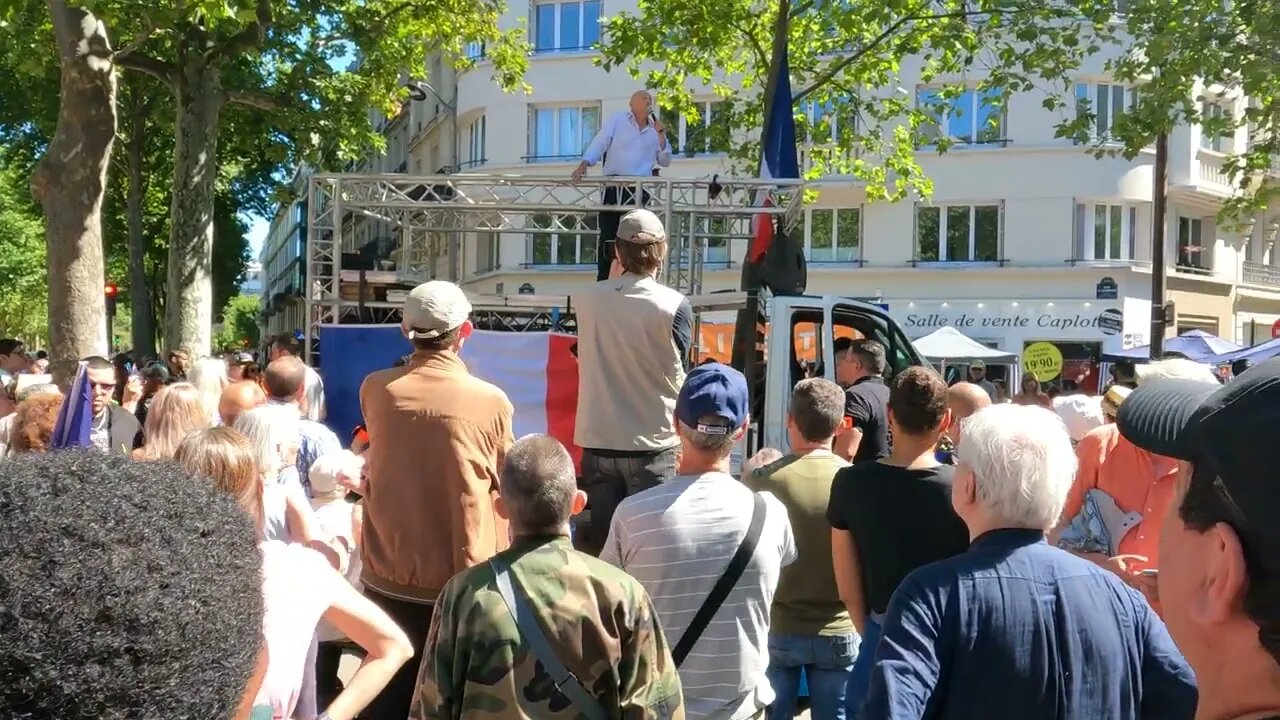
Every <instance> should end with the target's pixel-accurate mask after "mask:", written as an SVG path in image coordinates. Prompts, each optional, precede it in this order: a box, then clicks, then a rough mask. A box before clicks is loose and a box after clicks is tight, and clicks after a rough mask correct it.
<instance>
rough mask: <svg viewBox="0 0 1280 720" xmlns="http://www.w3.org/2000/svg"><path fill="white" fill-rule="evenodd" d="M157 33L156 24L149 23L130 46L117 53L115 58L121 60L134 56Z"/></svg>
mask: <svg viewBox="0 0 1280 720" xmlns="http://www.w3.org/2000/svg"><path fill="white" fill-rule="evenodd" d="M155 32H156V25H155V23H153V22H150V21H148V22H147V26H146V27H145V28H143V29H142V31H141V32H139V33H138V34H137V35H136V36H134V38H133V40H132V41H131V42H130V43H129V44H128V45H125V46H124V47H122V48H120V49H119V50H117V51H116V53H115V57H117V58H119V57H121V56H124V55H131V54H133V53H134V52H136V51H137V50H138V48H140V47H142V44H143V43H145V42H146V41H147V40H150V39H151V36H152V35H154V34H155Z"/></svg>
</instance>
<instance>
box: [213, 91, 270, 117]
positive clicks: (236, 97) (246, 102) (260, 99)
mask: <svg viewBox="0 0 1280 720" xmlns="http://www.w3.org/2000/svg"><path fill="white" fill-rule="evenodd" d="M226 93H227V102H228V103H231V104H233V105H243V106H245V107H251V108H257V109H259V110H265V111H267V112H275V111H277V110H280V109H281V107H282V106H281V104H280V102H279V101H278V100H276V99H275V98H273V97H271V96H270V95H268V94H266V93H263V92H257V91H254V90H227V91H226Z"/></svg>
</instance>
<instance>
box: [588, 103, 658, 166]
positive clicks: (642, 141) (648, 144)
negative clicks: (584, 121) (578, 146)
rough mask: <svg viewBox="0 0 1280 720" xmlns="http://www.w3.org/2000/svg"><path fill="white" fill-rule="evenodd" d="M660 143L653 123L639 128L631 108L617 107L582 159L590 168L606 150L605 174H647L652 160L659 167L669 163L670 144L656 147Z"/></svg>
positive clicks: (652, 164)
mask: <svg viewBox="0 0 1280 720" xmlns="http://www.w3.org/2000/svg"><path fill="white" fill-rule="evenodd" d="M663 144H664V143H663V142H662V140H661V138H659V137H658V132H657V131H656V130H654V129H653V123H652V122H650V123H649V124H648V125H646V126H645V127H644V128H641V127H640V124H639V123H638V122H636V118H635V116H634V115H632V114H631V111H630V110H620V111H618V112H616V113H614V114H612V115H610V116H609V119H608V120H606V121H605V123H604V127H602V128H600V132H598V133H596V136H595V138H594V139H593V140H592V141H591V144H590V145H588V146H587V151H586V152H585V153H583V154H582V160H583V162H585V163H586V164H587V166H588V167H590V166H592V165H595V164H596V163H598V162H600V158H602V157H604V155H605V153H606V152H607V153H608V154H609V157H608V158H605V161H604V174H605V175H649V174H650V173H652V172H653V166H654V163H655V162H656V163H657V164H658V165H661V166H662V167H667V166H668V165H670V164H671V143H665V145H666V146H665V147H662V149H659V146H661V145H663Z"/></svg>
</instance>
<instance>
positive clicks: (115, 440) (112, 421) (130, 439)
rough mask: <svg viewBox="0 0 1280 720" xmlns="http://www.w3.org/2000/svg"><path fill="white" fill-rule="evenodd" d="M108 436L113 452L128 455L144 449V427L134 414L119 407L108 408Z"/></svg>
mask: <svg viewBox="0 0 1280 720" xmlns="http://www.w3.org/2000/svg"><path fill="white" fill-rule="evenodd" d="M107 436H108V438H109V439H110V441H111V452H112V453H115V454H117V455H128V454H129V453H130V452H132V451H133V449H134V448H137V447H142V425H140V424H139V423H138V419H137V418H135V417H134V416H133V413H131V412H129V411H128V410H125V409H124V408H122V407H120V406H119V405H108V406H107Z"/></svg>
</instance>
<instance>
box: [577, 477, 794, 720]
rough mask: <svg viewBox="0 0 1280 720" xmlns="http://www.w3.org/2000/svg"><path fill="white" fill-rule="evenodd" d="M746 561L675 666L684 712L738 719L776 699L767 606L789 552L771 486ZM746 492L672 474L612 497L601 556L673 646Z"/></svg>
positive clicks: (736, 527) (714, 719)
mask: <svg viewBox="0 0 1280 720" xmlns="http://www.w3.org/2000/svg"><path fill="white" fill-rule="evenodd" d="M762 495H763V496H764V498H765V508H766V513H765V523H764V528H763V531H762V532H761V533H760V542H759V544H758V545H757V546H756V552H755V555H754V556H753V557H752V558H751V563H750V564H749V565H748V566H747V569H746V570H745V571H744V572H743V574H742V577H741V578H740V579H739V580H738V583H737V585H735V586H734V588H733V590H732V591H730V593H729V596H728V597H727V598H725V601H724V604H723V605H721V606H720V609H719V611H718V612H717V613H716V615H715V617H714V618H713V619H712V620H711V623H710V624H709V625H708V626H707V629H706V630H705V631H704V632H703V633H702V636H701V637H700V638H699V639H698V641H697V643H696V644H694V646H693V649H692V651H691V652H690V653H689V656H688V657H687V658H686V659H685V661H684V664H682V665H681V666H680V682H681V684H682V685H683V686H684V700H685V713H686V716H687V717H688V718H690V720H694V719H695V718H696V719H698V720H703V719H705V720H742V719H743V718H750V717H754V716H755V715H756V714H757V713H759V712H760V711H761V710H763V709H764V708H765V707H767V706H768V705H769V703H771V702H773V690H772V689H771V688H770V687H769V681H768V680H767V679H766V678H765V669H766V668H767V667H768V665H769V647H768V640H769V608H770V606H771V605H772V604H773V595H774V591H775V590H777V587H778V575H779V573H780V572H781V570H782V567H783V566H785V565H788V564H790V563H791V562H792V561H793V560H795V557H796V549H795V540H794V538H793V537H792V535H791V523H790V521H789V520H788V519H787V509H786V507H785V506H783V504H782V503H781V502H779V501H778V499H777V498H775V497H774V496H773V495H771V494H769V493H762ZM753 503H754V500H753V497H752V492H751V491H750V490H749V489H747V487H746V486H744V485H743V484H742V483H740V482H738V481H737V480H736V479H734V478H733V476H731V475H728V474H726V473H720V472H711V473H705V474H703V475H697V476H688V475H686V476H680V477H676V478H674V479H672V480H670V481H668V482H666V483H663V484H662V485H659V486H657V487H655V488H651V489H649V490H646V491H644V492H642V493H639V494H636V495H633V496H631V497H629V498H627V499H626V500H624V501H622V503H621V504H620V505H619V506H618V510H617V512H616V513H615V514H614V516H613V523H612V525H611V526H610V528H609V539H608V541H607V542H606V543H605V547H604V550H603V552H602V553H601V554H600V559H601V560H605V561H607V562H609V563H612V564H614V565H616V566H618V567H620V568H622V569H623V570H625V571H626V572H627V573H628V574H629V575H631V576H632V577H634V578H635V579H637V580H639V581H640V583H641V584H642V585H644V587H645V590H647V591H648V592H649V595H650V597H651V598H652V599H653V605H654V608H656V609H657V612H658V617H659V618H660V619H661V621H662V628H663V630H664V631H665V632H666V634H667V639H668V640H669V641H670V642H671V644H672V646H675V645H676V644H677V643H678V642H679V640H680V637H681V636H683V635H684V631H685V628H686V627H687V626H688V624H689V623H690V622H691V621H692V620H693V617H694V615H696V614H697V612H698V609H699V608H700V607H702V603H703V601H705V600H706V598H707V595H709V594H710V593H711V588H712V587H714V586H715V583H716V580H718V579H719V578H720V576H721V575H722V574H723V573H724V569H725V567H727V566H728V564H729V560H730V559H731V558H732V557H733V554H734V552H736V551H737V549H738V545H739V543H741V542H742V538H743V536H744V535H746V532H747V527H748V525H749V524H750V522H751V511H752V506H753Z"/></svg>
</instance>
